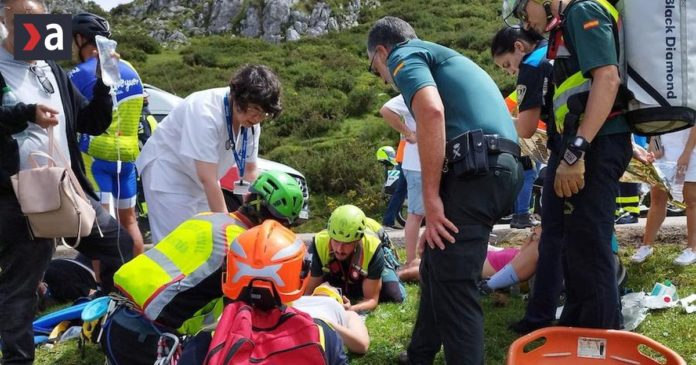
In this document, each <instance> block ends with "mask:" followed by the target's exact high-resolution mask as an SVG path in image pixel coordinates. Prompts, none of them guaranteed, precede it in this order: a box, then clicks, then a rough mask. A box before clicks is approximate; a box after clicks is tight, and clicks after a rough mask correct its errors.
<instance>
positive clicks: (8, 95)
mask: <svg viewBox="0 0 696 365" xmlns="http://www.w3.org/2000/svg"><path fill="white" fill-rule="evenodd" d="M17 103H19V99H18V98H17V95H15V93H13V92H12V89H10V87H9V86H5V87H3V88H2V106H15V105H16V104H17Z"/></svg>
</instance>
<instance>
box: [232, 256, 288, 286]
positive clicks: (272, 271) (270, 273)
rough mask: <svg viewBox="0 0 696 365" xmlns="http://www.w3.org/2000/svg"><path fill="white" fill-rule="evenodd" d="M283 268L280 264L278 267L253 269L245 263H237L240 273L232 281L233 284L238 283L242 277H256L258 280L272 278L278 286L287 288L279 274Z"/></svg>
mask: <svg viewBox="0 0 696 365" xmlns="http://www.w3.org/2000/svg"><path fill="white" fill-rule="evenodd" d="M282 266H283V265H282V264H278V265H270V266H265V267H262V268H259V269H257V268H254V267H251V266H249V265H247V264H245V263H242V262H237V269H238V271H237V272H236V273H235V274H234V277H233V278H232V280H231V281H232V282H233V283H236V282H238V281H239V279H241V278H242V276H250V277H256V278H270V279H271V280H273V281H274V282H275V283H276V284H277V285H278V286H281V287H283V286H285V282H284V281H283V279H282V278H281V277H280V275H279V274H278V270H280V268H281V267H282Z"/></svg>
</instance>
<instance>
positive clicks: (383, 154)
mask: <svg viewBox="0 0 696 365" xmlns="http://www.w3.org/2000/svg"><path fill="white" fill-rule="evenodd" d="M375 157H376V158H377V161H379V162H382V163H385V164H391V165H392V166H396V151H394V147H392V146H382V147H380V148H378V149H377V152H376V153H375Z"/></svg>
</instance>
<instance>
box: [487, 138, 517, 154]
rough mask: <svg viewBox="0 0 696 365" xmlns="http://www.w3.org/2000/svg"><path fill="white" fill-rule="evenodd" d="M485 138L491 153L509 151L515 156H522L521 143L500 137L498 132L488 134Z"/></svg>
mask: <svg viewBox="0 0 696 365" xmlns="http://www.w3.org/2000/svg"><path fill="white" fill-rule="evenodd" d="M484 140H485V141H486V147H487V148H488V153H490V154H500V153H509V154H511V155H513V156H515V157H520V145H518V144H517V142H513V141H511V140H509V139H505V138H502V137H499V136H498V135H497V134H487V135H485V138H484Z"/></svg>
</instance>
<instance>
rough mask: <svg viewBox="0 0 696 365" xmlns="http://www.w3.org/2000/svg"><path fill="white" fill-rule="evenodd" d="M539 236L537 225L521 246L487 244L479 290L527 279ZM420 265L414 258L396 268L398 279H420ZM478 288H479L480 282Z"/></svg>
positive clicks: (532, 264) (495, 287) (536, 255)
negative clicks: (407, 263) (482, 282)
mask: <svg viewBox="0 0 696 365" xmlns="http://www.w3.org/2000/svg"><path fill="white" fill-rule="evenodd" d="M540 236H541V227H540V226H537V227H534V228H533V229H532V234H531V235H530V236H529V238H528V239H527V241H525V242H524V243H523V244H522V246H521V247H520V248H517V247H507V248H500V247H495V246H491V245H488V253H487V254H486V261H484V263H483V270H481V277H482V278H483V279H484V280H485V283H484V284H485V285H486V287H484V288H483V290H482V291H483V292H484V293H485V292H490V291H492V290H496V289H502V288H507V287H509V286H512V285H515V284H518V283H520V282H523V281H527V280H529V279H530V278H531V277H532V276H533V275H534V272H535V271H536V264H537V260H538V258H539V237H540ZM419 264H420V262H419V261H416V262H414V264H412V265H410V266H407V267H405V268H403V269H402V270H399V278H400V279H401V280H402V281H418V280H420V275H419ZM482 285H483V284H482ZM479 289H481V285H480V286H479Z"/></svg>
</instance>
